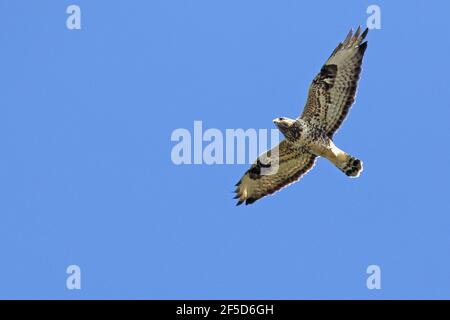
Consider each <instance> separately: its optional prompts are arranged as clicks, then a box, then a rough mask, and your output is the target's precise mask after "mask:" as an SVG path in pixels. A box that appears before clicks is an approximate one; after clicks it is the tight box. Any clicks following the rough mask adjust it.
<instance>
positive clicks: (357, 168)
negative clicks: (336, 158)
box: [339, 155, 363, 178]
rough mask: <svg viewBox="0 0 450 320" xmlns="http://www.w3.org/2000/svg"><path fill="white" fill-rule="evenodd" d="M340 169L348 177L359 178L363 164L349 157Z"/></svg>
mask: <svg viewBox="0 0 450 320" xmlns="http://www.w3.org/2000/svg"><path fill="white" fill-rule="evenodd" d="M339 169H340V170H341V171H342V172H343V173H345V174H346V175H347V176H349V177H352V178H357V177H359V175H360V174H361V172H362V171H363V163H362V161H361V160H359V159H357V158H355V157H352V156H351V155H347V158H346V159H345V161H344V162H343V163H342V165H340V166H339Z"/></svg>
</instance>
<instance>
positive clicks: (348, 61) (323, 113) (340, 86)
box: [301, 27, 368, 137]
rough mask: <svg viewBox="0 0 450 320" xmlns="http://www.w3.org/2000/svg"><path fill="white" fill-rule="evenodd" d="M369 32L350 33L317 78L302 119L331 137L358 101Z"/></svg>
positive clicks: (310, 89) (310, 91)
mask: <svg viewBox="0 0 450 320" xmlns="http://www.w3.org/2000/svg"><path fill="white" fill-rule="evenodd" d="M367 32H368V29H366V30H365V31H364V32H362V33H361V28H360V27H358V29H357V30H356V32H355V33H354V34H353V32H352V31H350V32H349V34H348V35H347V37H346V38H345V40H344V41H343V42H342V43H339V45H338V46H337V48H336V49H334V51H333V53H332V54H331V56H330V57H329V58H328V60H327V61H326V62H325V64H324V65H323V67H322V69H321V70H320V72H319V74H318V75H317V76H316V77H315V78H314V80H313V82H312V83H311V86H310V88H309V93H308V101H307V102H306V105H305V109H304V111H303V113H302V115H301V118H302V119H304V120H307V121H309V122H314V123H315V124H317V125H318V126H320V127H321V128H323V129H324V130H325V132H327V134H328V136H329V137H332V136H333V134H334V133H335V132H336V130H337V129H338V128H339V127H340V125H341V124H342V122H343V121H344V119H345V117H346V116H347V114H348V112H349V110H350V107H351V106H352V104H353V102H354V101H355V95H356V88H357V85H358V80H359V75H360V73H361V64H362V60H363V57H364V52H365V51H366V48H367V41H366V42H363V41H364V39H365V37H366V35H367Z"/></svg>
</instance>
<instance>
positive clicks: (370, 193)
mask: <svg viewBox="0 0 450 320" xmlns="http://www.w3.org/2000/svg"><path fill="white" fill-rule="evenodd" d="M72 3H75V4H78V5H79V6H80V7H81V11H82V29H81V30H72V31H70V30H68V29H67V28H66V17H67V14H66V12H65V11H66V7H67V6H68V5H69V4H72ZM373 3H375V4H378V5H379V6H380V7H381V13H382V17H381V18H382V28H381V30H372V31H371V32H370V33H369V35H368V40H369V46H368V50H367V52H366V56H365V61H364V66H363V73H362V79H361V81H360V86H359V92H358V97H357V102H356V105H355V106H354V108H353V109H352V112H351V113H350V117H349V118H348V119H347V121H346V122H345V123H344V127H343V128H342V129H341V130H340V131H339V132H338V134H337V135H336V137H335V141H336V144H338V145H339V146H340V147H341V148H343V149H344V150H346V151H348V152H350V153H352V154H354V155H356V156H358V157H359V158H361V159H362V160H363V161H364V165H365V166H364V167H365V169H364V172H363V174H362V176H361V177H360V178H359V179H353V180H350V179H348V178H347V177H346V176H344V175H343V174H342V173H341V172H339V170H337V169H336V168H334V167H333V166H332V165H331V164H330V163H328V162H327V161H325V160H323V159H320V160H319V161H318V163H317V165H316V167H315V169H314V170H313V171H311V172H310V173H309V174H308V175H307V176H305V178H304V179H303V180H302V181H301V182H300V183H298V184H295V185H293V186H291V187H289V188H287V189H285V190H283V191H282V192H280V193H278V194H277V195H276V196H274V197H269V198H266V199H263V200H261V201H258V202H256V203H255V204H254V205H252V206H247V207H245V206H244V207H235V201H234V200H232V196H233V195H232V193H231V191H232V190H233V186H234V184H235V183H236V181H237V180H238V179H239V177H240V176H241V175H242V173H243V172H244V171H245V170H246V169H247V167H248V166H247V165H212V166H208V165H197V166H194V165H191V166H189V165H184V166H183V165H182V166H175V165H174V164H173V163H172V161H171V158H170V152H171V149H172V147H173V146H174V143H173V142H171V141H170V135H171V133H172V131H173V130H174V129H176V128H188V129H192V126H193V121H194V120H202V121H203V124H204V126H205V128H218V129H220V130H225V129H226V128H244V129H247V128H266V129H271V128H274V126H273V123H272V121H271V120H272V119H273V118H275V117H277V116H288V117H292V118H293V117H295V116H297V115H298V114H299V113H300V111H301V108H302V106H303V104H304V100H305V96H306V91H307V88H308V86H309V83H310V81H311V80H312V78H313V77H314V75H315V74H316V73H317V72H318V70H319V69H320V67H321V65H322V63H323V62H324V61H325V59H326V58H327V57H328V56H329V54H330V53H331V51H332V50H333V49H334V47H335V46H336V45H337V43H338V42H339V41H340V40H342V39H343V37H344V36H345V35H346V33H347V31H348V30H349V28H351V27H356V26H357V25H358V24H365V21H366V18H367V16H368V15H367V14H366V8H367V7H368V5H370V4H373ZM449 12H450V5H449V4H448V3H446V2H444V1H435V2H433V3H428V2H426V1H408V2H406V1H395V2H394V1H376V2H372V1H345V4H344V3H341V2H337V1H314V2H310V3H308V4H306V3H304V2H303V1H294V0H290V1H277V2H275V1H261V0H254V1H235V0H232V1H230V0H227V1H209V0H208V1H207V0H191V1H181V0H179V1H174V0H171V1H143V0H141V1H76V2H72V1H56V0H55V1H13V0H1V1H0V43H1V50H0V58H1V59H0V61H1V62H0V63H1V68H0V69H1V72H0V85H1V88H2V90H1V95H0V148H1V156H0V254H1V259H0V298H68V299H72V298H74V299H75V298H88V299H90V298H192V299H195V298H277V299H278V298H288V299H296V298H368V299H380V298H450V205H449V181H450V168H449V161H450V146H449V141H450V133H449V121H450V103H449V97H448V89H449V73H450V59H449V56H450V37H449V36H450V34H449V33H450V27H449V23H448V14H449ZM71 264H76V265H79V266H80V267H81V270H82V289H81V290H78V291H77V290H72V291H71V290H67V289H66V277H67V274H66V268H67V266H68V265H71ZM372 264H376V265H379V266H380V267H381V270H382V280H381V281H382V289H381V290H368V289H367V288H366V278H367V274H366V268H367V266H369V265H372Z"/></svg>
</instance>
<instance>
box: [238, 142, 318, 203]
mask: <svg viewBox="0 0 450 320" xmlns="http://www.w3.org/2000/svg"><path fill="white" fill-rule="evenodd" d="M315 160H316V156H315V155H313V154H311V153H309V152H308V151H306V150H303V149H301V150H299V149H298V148H294V146H292V144H291V143H289V142H288V141H286V140H283V141H281V143H280V144H279V145H277V146H276V147H275V148H273V149H272V150H269V151H267V152H266V153H264V154H263V155H261V156H259V157H258V159H257V160H256V162H255V163H253V165H252V166H251V167H250V169H249V170H247V172H246V173H245V174H244V176H243V177H242V178H241V179H240V180H239V182H238V183H237V184H236V186H237V187H236V190H235V192H236V197H235V199H238V203H237V205H240V204H242V203H243V202H245V204H251V203H253V202H255V201H256V200H258V199H260V198H262V197H265V196H267V195H269V194H272V193H274V192H276V191H278V190H280V189H281V188H283V187H286V186H288V185H290V184H291V183H294V182H296V181H297V180H299V179H300V178H301V177H302V176H303V175H304V174H305V173H307V172H308V171H309V170H311V168H312V167H313V166H314V163H315Z"/></svg>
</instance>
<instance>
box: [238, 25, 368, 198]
mask: <svg viewBox="0 0 450 320" xmlns="http://www.w3.org/2000/svg"><path fill="white" fill-rule="evenodd" d="M367 32H368V29H366V30H365V31H364V32H363V33H361V28H360V27H358V29H357V30H356V32H355V33H354V34H353V32H352V31H350V32H349V33H348V35H347V37H346V38H345V40H344V41H343V42H342V43H339V45H338V46H337V47H336V49H335V50H334V51H333V53H332V54H331V56H330V57H329V58H328V60H327V61H326V62H325V64H324V65H323V67H322V68H321V70H320V72H319V73H318V74H317V76H316V77H315V78H314V80H313V81H312V83H311V86H310V88H309V91H308V99H307V101H306V104H305V108H304V110H303V113H302V114H301V116H300V117H299V118H297V119H295V120H293V119H287V118H277V119H275V120H274V122H275V123H276V125H277V126H278V128H279V129H280V131H281V132H282V133H283V134H284V136H285V139H284V140H283V141H282V142H281V143H280V144H279V145H278V146H277V147H275V148H274V149H272V150H270V151H268V152H266V153H265V154H263V155H261V156H260V157H258V159H257V160H256V162H255V163H254V164H253V165H252V166H251V167H250V169H249V170H247V172H246V173H245V174H244V176H243V177H242V178H241V179H240V180H239V182H238V183H237V185H236V186H237V188H236V190H235V192H236V197H235V198H236V199H238V203H237V204H238V205H240V204H242V203H244V202H245V204H251V203H253V202H255V201H256V200H258V199H260V198H262V197H264V196H266V195H269V194H272V193H274V192H276V191H278V190H280V189H281V188H283V187H285V186H288V185H289V184H291V183H294V182H296V181H297V180H299V179H300V178H301V177H302V176H303V175H304V174H305V173H307V172H308V171H309V170H311V168H312V167H313V166H314V163H315V159H316V157H317V156H323V157H326V158H327V159H328V160H330V161H331V162H332V163H333V164H335V165H336V166H337V167H338V168H339V169H340V170H341V171H343V172H344V173H345V174H346V175H347V176H350V177H358V176H359V174H360V173H361V171H362V161H360V160H359V159H356V158H355V157H352V156H350V155H349V154H347V153H345V152H343V151H342V150H340V149H339V148H337V147H336V146H335V145H334V143H333V141H332V137H333V135H334V134H335V132H336V131H337V129H338V128H339V127H340V125H341V124H342V122H343V121H344V119H345V118H346V116H347V114H348V112H349V110H350V107H351V106H352V104H353V102H354V100H355V95H356V89H357V84H358V80H359V75H360V73H361V64H362V59H363V56H364V52H365V50H366V48H367V42H363V41H364V38H365V37H366V35H367Z"/></svg>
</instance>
